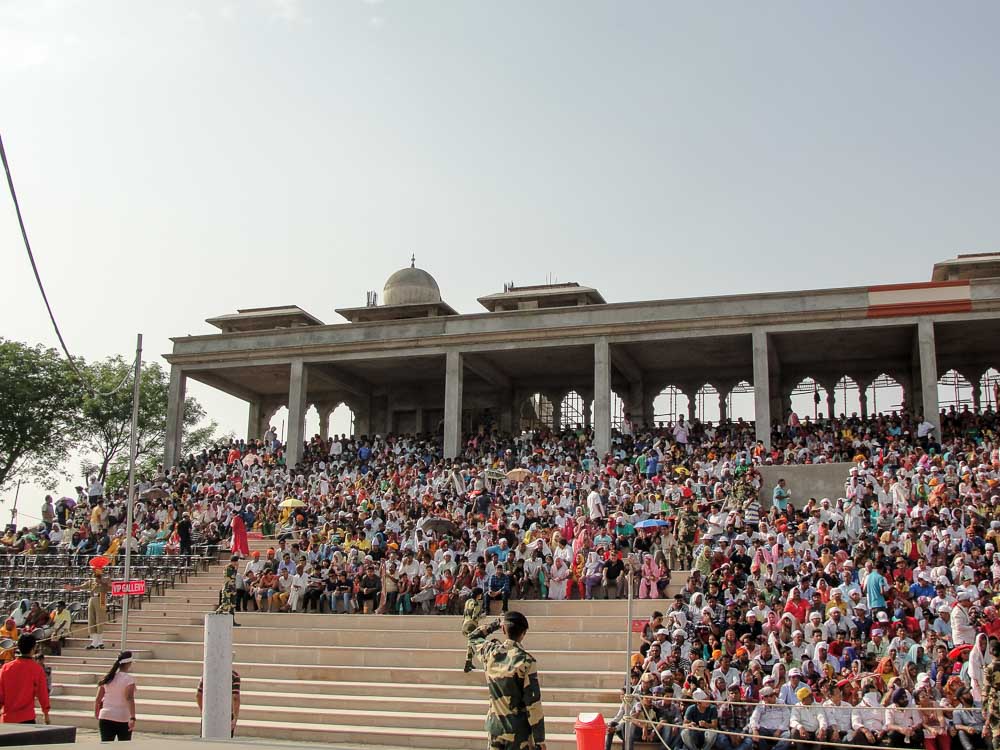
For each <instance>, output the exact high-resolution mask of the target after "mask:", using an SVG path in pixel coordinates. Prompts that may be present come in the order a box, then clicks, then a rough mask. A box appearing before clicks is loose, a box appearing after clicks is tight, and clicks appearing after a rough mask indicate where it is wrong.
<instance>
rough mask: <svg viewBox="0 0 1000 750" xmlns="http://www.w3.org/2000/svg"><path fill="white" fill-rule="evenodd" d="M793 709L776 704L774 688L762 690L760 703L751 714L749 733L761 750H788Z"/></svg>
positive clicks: (767, 686) (769, 687) (766, 687)
mask: <svg viewBox="0 0 1000 750" xmlns="http://www.w3.org/2000/svg"><path fill="white" fill-rule="evenodd" d="M790 717H791V709H790V708H789V707H788V706H786V705H784V704H779V703H776V702H775V694H774V688H773V687H771V686H769V685H765V686H764V687H762V688H761V689H760V703H758V704H757V706H756V708H754V710H753V713H752V714H750V721H749V723H748V725H747V732H748V733H749V734H751V735H753V740H754V742H755V743H756V745H757V747H758V748H760V749H761V750H788V747H789V746H790V744H791V743H790V742H789V741H788V722H789V719H790Z"/></svg>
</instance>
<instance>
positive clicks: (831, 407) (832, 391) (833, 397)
mask: <svg viewBox="0 0 1000 750" xmlns="http://www.w3.org/2000/svg"><path fill="white" fill-rule="evenodd" d="M820 385H822V386H823V390H825V391H826V418H827V419H833V418H834V417H835V416H837V384H836V383H832V384H827V383H820Z"/></svg>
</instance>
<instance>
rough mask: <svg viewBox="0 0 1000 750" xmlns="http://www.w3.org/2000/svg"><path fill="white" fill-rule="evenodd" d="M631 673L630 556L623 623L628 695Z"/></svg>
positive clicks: (630, 558)
mask: <svg viewBox="0 0 1000 750" xmlns="http://www.w3.org/2000/svg"><path fill="white" fill-rule="evenodd" d="M631 673H632V556H631V555H629V563H628V620H626V622H625V692H626V693H628V688H629V675H630V674H631Z"/></svg>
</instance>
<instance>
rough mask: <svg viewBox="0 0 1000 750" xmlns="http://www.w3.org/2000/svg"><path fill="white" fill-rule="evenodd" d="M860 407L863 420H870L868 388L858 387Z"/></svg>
mask: <svg viewBox="0 0 1000 750" xmlns="http://www.w3.org/2000/svg"><path fill="white" fill-rule="evenodd" d="M858 406H860V407H861V418H862V419H868V388H867V387H861V386H859V387H858Z"/></svg>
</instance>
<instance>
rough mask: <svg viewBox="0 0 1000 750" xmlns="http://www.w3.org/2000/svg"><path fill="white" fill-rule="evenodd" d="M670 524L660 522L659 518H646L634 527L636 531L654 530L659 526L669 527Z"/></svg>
mask: <svg viewBox="0 0 1000 750" xmlns="http://www.w3.org/2000/svg"><path fill="white" fill-rule="evenodd" d="M669 525H670V524H669V523H667V522H666V521H662V520H660V519H659V518H647V519H646V520H645V521H639V523H637V524H636V525H635V527H636V528H637V529H655V528H657V527H659V526H669Z"/></svg>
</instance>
